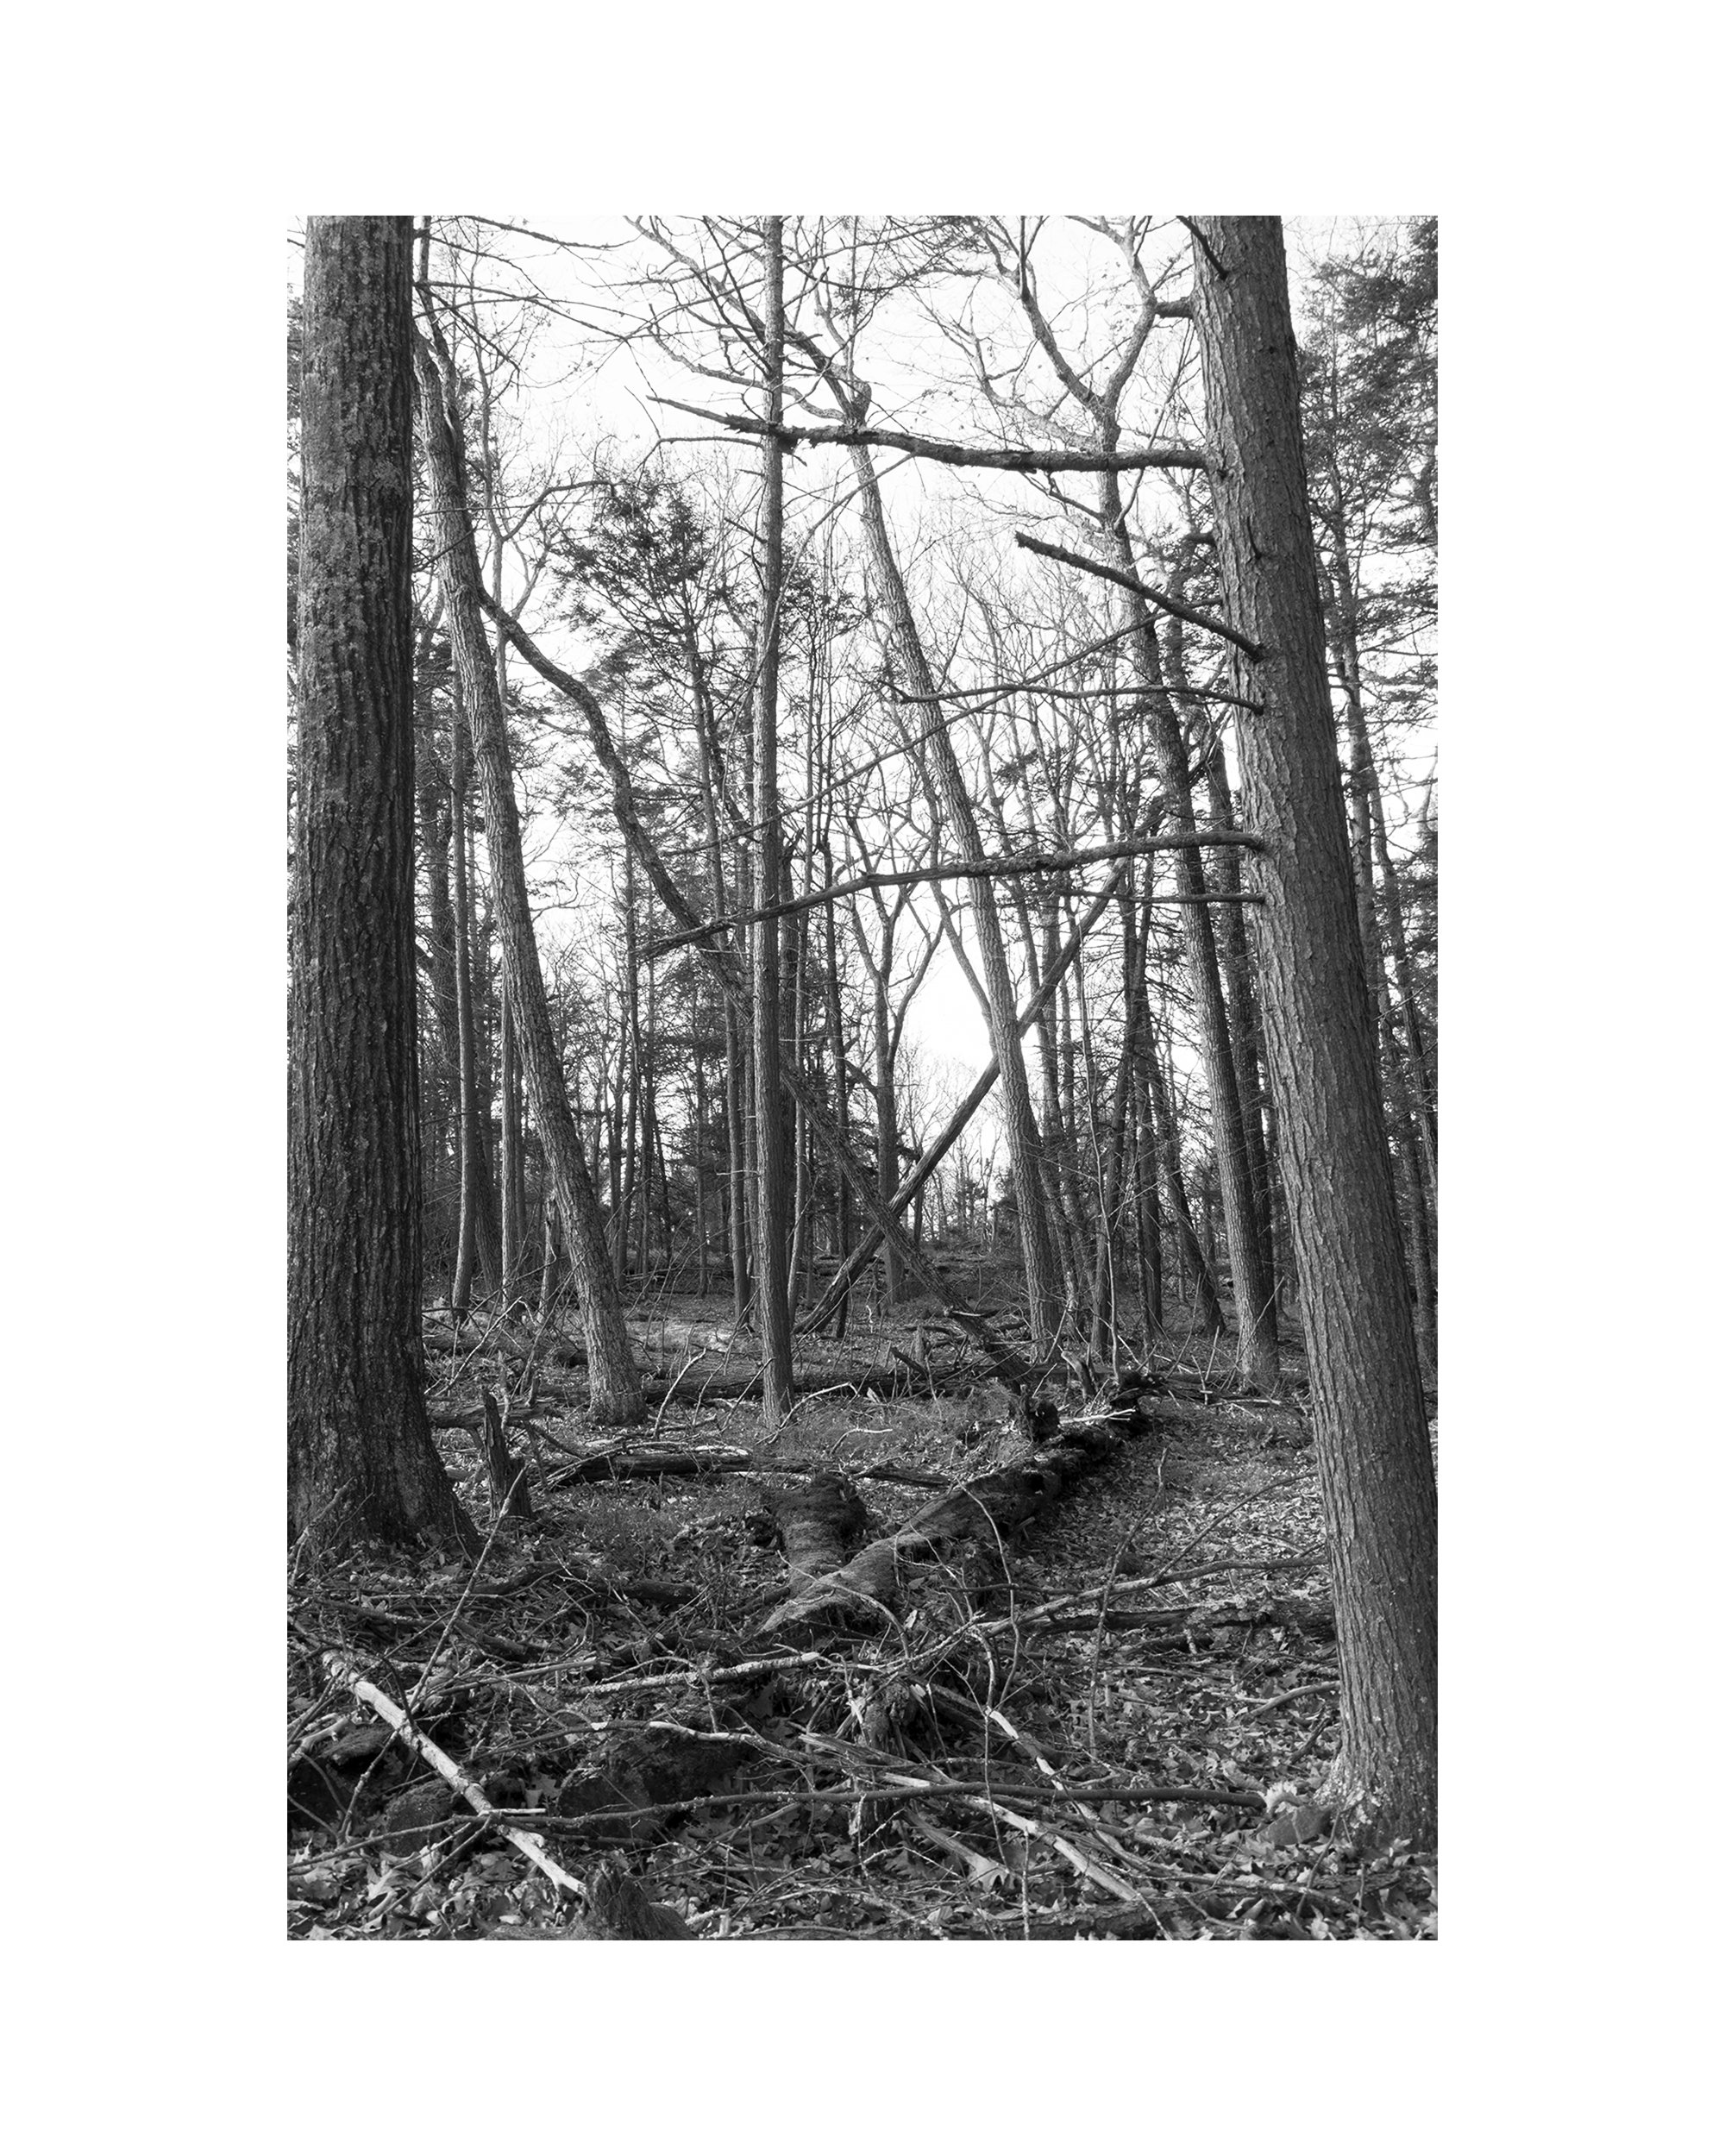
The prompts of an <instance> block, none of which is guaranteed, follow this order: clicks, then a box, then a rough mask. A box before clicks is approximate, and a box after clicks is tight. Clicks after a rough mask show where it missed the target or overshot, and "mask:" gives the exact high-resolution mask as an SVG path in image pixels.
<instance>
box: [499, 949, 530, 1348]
mask: <svg viewBox="0 0 1725 2156" xmlns="http://www.w3.org/2000/svg"><path fill="white" fill-rule="evenodd" d="M498 1032H499V1044H498V1077H499V1091H500V1093H501V1094H502V1096H503V1142H502V1153H501V1167H502V1173H501V1175H500V1176H499V1181H500V1182H501V1185H502V1198H503V1236H502V1251H501V1266H502V1273H503V1294H504V1301H505V1305H507V1304H510V1303H511V1302H513V1300H514V1299H515V1297H516V1295H517V1293H518V1292H519V1289H520V1286H521V1275H522V1267H523V1263H524V1254H523V1248H522V1245H523V1241H524V1236H525V1232H526V1220H527V1178H526V1172H525V1169H524V1165H523V1160H522V1153H523V1145H522V1129H521V1058H520V1056H519V1055H518V1054H517V1050H516V1042H515V1018H514V1014H513V1012H511V1010H510V1007H509V991H508V988H507V987H505V990H504V993H503V1011H502V1016H501V1023H500V1025H499V1029H498Z"/></svg>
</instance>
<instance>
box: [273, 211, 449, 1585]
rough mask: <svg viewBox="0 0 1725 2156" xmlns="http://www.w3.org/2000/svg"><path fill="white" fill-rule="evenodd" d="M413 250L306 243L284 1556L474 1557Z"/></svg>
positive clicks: (330, 222)
mask: <svg viewBox="0 0 1725 2156" xmlns="http://www.w3.org/2000/svg"><path fill="white" fill-rule="evenodd" d="M410 272H411V227H410V225H409V222H408V221H407V219H405V218H404V217H313V218H312V219H311V221H310V222H309V224H308V226H307V228H306V237H305V317H304V380H303V398H302V407H301V409H302V436H301V441H302V451H301V455H302V471H303V479H302V493H301V523H300V556H299V587H298V607H299V737H298V752H297V778H298V790H297V796H296V805H295V818H294V856H293V905H292V992H291V1000H290V1005H289V1018H288V1043H289V1095H288V1176H289V1189H290V1197H291V1203H290V1207H289V1213H288V1254H287V1282H288V1338H287V1401H288V1408H287V1438H288V1471H287V1495H288V1532H289V1533H290V1535H292V1537H294V1538H295V1539H298V1538H300V1537H302V1536H306V1535H310V1536H311V1537H312V1539H314V1541H315V1542H316V1543H317V1545H319V1546H322V1547H329V1548H340V1547H342V1546H343V1545H347V1544H348V1543H350V1542H351V1541H352V1540H353V1539H354V1538H356V1537H359V1536H362V1535H375V1536H380V1537H382V1538H384V1539H387V1540H392V1541H408V1540H411V1539H415V1538H417V1537H419V1536H422V1535H423V1536H430V1537H433V1538H435V1539H439V1540H442V1541H445V1542H448V1541H461V1542H465V1543H467V1544H468V1545H470V1546H475V1547H476V1546H477V1537H476V1536H475V1535H474V1530H473V1527H472V1525H471V1523H470V1522H469V1521H468V1520H467V1516H466V1514H464V1513H463V1512H462V1510H461V1506H460V1505H459V1503H458V1502H457V1501H456V1499H455V1492H454V1491H453V1489H451V1488H450V1485H449V1477H448V1476H447V1475H446V1474H445V1473H444V1471H443V1467H442V1462H441V1461H440V1460H439V1458H438V1457H437V1454H436V1449H435V1448H434V1446H433V1445H432V1442H431V1432H430V1426H429V1424H428V1423H427V1420H426V1416H425V1368H424V1350H423V1345H422V1344H421V1334H420V1301H421V1286H422V1282H421V1246H420V1233H421V1229H420V1209H419V1130H418V1112H419V1086H418V1070H417V1046H418V1035H417V1022H416V1014H415V981H414V943H413V619H412V599H411V537H412V459H411V453H412V426H413V402H412V400H413V378H412V359H411V345H412V335H413V328H412V316H411V294H410V284H409V279H410Z"/></svg>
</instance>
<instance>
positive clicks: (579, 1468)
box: [545, 1445, 755, 1489]
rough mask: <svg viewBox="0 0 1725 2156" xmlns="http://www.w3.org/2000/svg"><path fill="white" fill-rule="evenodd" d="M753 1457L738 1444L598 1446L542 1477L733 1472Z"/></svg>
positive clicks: (640, 1477) (625, 1478)
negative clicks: (585, 1457)
mask: <svg viewBox="0 0 1725 2156" xmlns="http://www.w3.org/2000/svg"><path fill="white" fill-rule="evenodd" d="M754 1464H755V1457H754V1455H753V1454H752V1453H751V1452H749V1451H745V1450H744V1448H743V1446H742V1445H634V1446H629V1447H625V1448H624V1449H623V1450H620V1451H618V1450H615V1449H613V1448H612V1446H610V1445H605V1446H602V1447H601V1448H600V1449H599V1451H597V1452H595V1453H594V1454H593V1457H591V1458H589V1459H585V1460H576V1461H574V1462H573V1463H571V1464H570V1465H569V1466H568V1467H560V1468H558V1469H556V1470H555V1471H554V1472H553V1473H551V1474H549V1475H548V1476H546V1477H545V1487H546V1489H563V1488H564V1487H565V1486H566V1485H567V1484H568V1483H570V1482H655V1481H657V1480H658V1479H659V1477H660V1476H676V1477H687V1476H693V1475H725V1474H735V1473H737V1471H739V1470H742V1469H745V1468H750V1467H753V1466H754Z"/></svg>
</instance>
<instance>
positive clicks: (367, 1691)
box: [323, 1654, 587, 1906]
mask: <svg viewBox="0 0 1725 2156" xmlns="http://www.w3.org/2000/svg"><path fill="white" fill-rule="evenodd" d="M323 1666H324V1667H325V1668H326V1669H327V1670H329V1674H330V1676H331V1677H339V1678H340V1679H341V1680H342V1683H345V1684H347V1685H348V1687H349V1689H351V1690H352V1692H353V1694H354V1698H355V1699H358V1700H361V1701H363V1702H364V1703H365V1704H366V1705H367V1707H369V1708H371V1710H372V1712H373V1714H379V1715H381V1717H382V1718H383V1720H385V1721H386V1722H387V1723H388V1724H389V1726H390V1727H391V1728H392V1730H393V1731H394V1732H395V1733H396V1735H397V1736H398V1737H399V1738H400V1739H401V1740H402V1742H403V1743H404V1744H405V1745H410V1746H411V1748H412V1749H413V1750H414V1751H415V1752H417V1753H418V1754H419V1757H420V1758H422V1759H423V1760H424V1762H425V1764H427V1766H429V1767H433V1768H435V1769H436V1771H437V1772H438V1773H439V1774H441V1775H442V1777H443V1779H444V1780H445V1781H446V1782H447V1783H449V1787H450V1788H451V1789H454V1790H455V1794H456V1795H457V1796H459V1797H461V1800H462V1801H463V1802H465V1803H467V1804H468V1805H470V1806H471V1807H472V1808H473V1809H474V1811H475V1812H477V1813H478V1814H479V1815H480V1818H481V1819H483V1820H485V1821H487V1823H488V1824H490V1825H491V1826H492V1827H495V1828H496V1829H497V1831H498V1833H500V1834H501V1835H502V1836H503V1838H504V1839H505V1841H508V1842H512V1843H513V1844H514V1846H515V1847H516V1848H517V1849H518V1850H519V1851H520V1852H521V1853H522V1855H523V1856H524V1857H525V1858H527V1860H528V1862H529V1863H530V1864H531V1865H534V1866H535V1867H536V1869H537V1870H539V1871H543V1873H544V1875H545V1877H547V1878H548V1879H549V1881H550V1882H551V1883H552V1885H553V1886H555V1887H556V1888H557V1889H558V1890H560V1892H561V1893H564V1894H569V1895H573V1896H574V1898H575V1900H576V1902H578V1903H579V1904H580V1905H582V1906H585V1905H586V1898H587V1890H586V1886H585V1885H584V1884H583V1883H582V1882H581V1881H580V1880H579V1879H578V1878H576V1877H574V1874H573V1873H572V1872H568V1871H564V1869H563V1867H562V1866H561V1865H560V1864H559V1863H558V1862H557V1860H556V1858H555V1857H554V1856H552V1854H551V1853H550V1852H549V1850H548V1849H547V1848H546V1846H545V1845H544V1843H543V1841H542V1840H541V1839H540V1838H539V1836H538V1835H537V1834H530V1833H527V1832H525V1830H524V1829H523V1828H521V1827H511V1825H510V1824H509V1822H508V1821H507V1820H506V1819H505V1818H503V1817H501V1816H499V1813H498V1810H497V1807H496V1806H495V1805H494V1804H493V1803H492V1802H491V1800H490V1798H489V1797H487V1796H486V1793H485V1791H484V1790H483V1789H480V1786H479V1784H478V1783H476V1782H471V1781H469V1780H468V1778H467V1776H466V1775H465V1774H463V1773H462V1771H461V1768H460V1767H458V1766H457V1765H456V1764H455V1761H454V1760H453V1759H452V1758H450V1757H449V1753H448V1752H445V1751H444V1750H443V1749H442V1746H441V1745H434V1744H433V1743H432V1741H431V1739H430V1738H429V1737H423V1736H421V1735H420V1733H419V1732H418V1731H417V1729H416V1728H415V1727H413V1724H412V1722H411V1720H409V1718H408V1716H407V1715H406V1714H404V1713H403V1711H402V1710H401V1708H398V1706H397V1705H396V1703H395V1702H394V1701H393V1700H392V1699H391V1698H390V1697H389V1696H388V1695H386V1693H383V1692H380V1690H379V1689H378V1688H377V1686H376V1685H375V1684H373V1683H372V1682H371V1680H370V1679H369V1678H368V1677H361V1675H360V1673H359V1671H358V1670H355V1669H354V1667H353V1665H352V1664H351V1663H348V1662H346V1661H344V1660H343V1659H342V1657H341V1656H340V1655H336V1654H326V1655H325V1656H324V1658H323Z"/></svg>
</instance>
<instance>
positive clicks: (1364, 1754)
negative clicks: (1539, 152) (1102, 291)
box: [1193, 217, 1437, 1846]
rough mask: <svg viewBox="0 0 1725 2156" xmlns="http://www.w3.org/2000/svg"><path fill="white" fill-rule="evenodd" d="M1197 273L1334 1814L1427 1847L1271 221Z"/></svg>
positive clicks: (1388, 1187) (1313, 627) (1405, 1402)
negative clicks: (1297, 1303) (1331, 1626)
mask: <svg viewBox="0 0 1725 2156" xmlns="http://www.w3.org/2000/svg"><path fill="white" fill-rule="evenodd" d="M1201 231H1202V237H1203V241H1204V244H1202V245H1201V246H1200V247H1199V248H1197V250H1196V252H1195V259H1194V279H1195V283H1194V294H1193V311H1194V317H1195V322H1196V323H1197V328H1198V343H1199V350H1200V354H1201V360H1202V366H1203V375H1204V392H1205V403H1206V408H1207V411H1208V428H1209V441H1210V459H1211V461H1210V473H1211V490H1212V494H1213V498H1214V508H1215V524H1216V534H1217V540H1218V545H1219V549H1220V560H1221V567H1222V580H1223V588H1224V592H1225V594H1226V602H1227V607H1228V612H1229V615H1230V617H1231V619H1232V620H1233V623H1234V624H1235V625H1236V627H1237V628H1239V630H1242V631H1243V632H1244V633H1245V634H1246V635H1248V636H1251V637H1252V638H1253V639H1254V640H1255V641H1256V642H1258V644H1260V645H1261V646H1262V647H1263V649H1264V658H1263V660H1262V661H1259V662H1258V663H1256V664H1255V665H1253V666H1252V667H1251V668H1250V669H1245V668H1242V669H1241V671H1242V674H1243V676H1244V680H1243V683H1242V686H1245V687H1246V689H1247V692H1248V693H1251V692H1252V691H1255V693H1256V694H1257V697H1258V699H1259V701H1260V702H1261V703H1262V705H1263V706H1264V710H1263V714H1262V716H1261V717H1260V718H1255V719H1253V720H1251V721H1250V722H1246V721H1244V720H1243V721H1242V724H1241V728H1240V736H1241V766H1242V773H1243V777H1244V781H1245V803H1244V806H1245V817H1246V819H1247V821H1248V823H1249V824H1250V825H1251V828H1252V829H1253V830H1256V831H1257V832H1258V834H1259V836H1260V837H1262V838H1263V840H1264V845H1265V850H1264V852H1263V853H1262V854H1260V855H1258V856H1254V858H1253V862H1252V865H1251V869H1250V870H1249V872H1248V873H1249V874H1250V876H1251V880H1252V881H1253V883H1254V885H1255V887H1256V888H1257V889H1258V891H1259V892H1260V893H1262V894H1263V895H1264V899H1266V900H1267V904H1266V905H1265V906H1264V908H1263V909H1262V911H1261V912H1260V913H1259V915H1258V953H1259V958H1260V978H1261V980H1262V981H1263V984H1264V1029H1265V1034H1266V1039H1267V1046H1268V1050H1269V1060H1270V1083H1271V1087H1272V1089H1273V1091H1274V1094H1275V1097H1276V1104H1277V1125H1278V1138H1279V1142H1280V1149H1281V1166H1282V1173H1283V1184H1284V1188H1285V1189H1286V1191H1287V1195H1288V1204H1289V1214H1290V1221H1291V1231H1292V1238H1293V1243H1294V1248H1295V1255H1296V1257H1297V1260H1298V1263H1299V1268H1300V1296H1301V1307H1302V1313H1303V1315H1304V1319H1305V1326H1306V1343H1307V1351H1308V1358H1309V1363H1310V1369H1311V1384H1312V1405H1313V1416H1314V1428H1315V1437H1316V1446H1317V1454H1318V1463H1319V1471H1320V1481H1321V1483H1322V1487H1323V1493H1324V1502H1325V1509H1326V1516H1327V1524H1328V1531H1329V1543H1330V1551H1331V1558H1332V1564H1333V1573H1334V1580H1335V1599H1336V1619H1337V1629H1338V1637H1339V1643H1340V1653H1339V1659H1340V1667H1341V1685H1342V1702H1341V1703H1342V1737H1341V1745H1340V1749H1339V1752H1338V1755H1337V1758H1336V1761H1335V1763H1334V1767H1333V1781H1332V1794H1333V1797H1334V1799H1335V1801H1336V1802H1337V1804H1338V1806H1339V1808H1340V1809H1341V1810H1342V1811H1343V1813H1344V1814H1346V1815H1349V1816H1351V1817H1354V1818H1358V1819H1364V1820H1369V1821H1371V1823H1372V1826H1373V1827H1374V1828H1375V1830H1376V1831H1377V1832H1378V1833H1383V1834H1397V1835H1402V1834H1405V1835H1408V1836H1411V1837H1412V1838H1413V1839H1415V1841H1416V1842H1417V1843H1420V1844H1422V1845H1425V1846H1431V1845H1432V1844H1433V1842H1434V1840H1435V1838H1436V1832H1437V1564H1436V1557H1437V1492H1436V1482H1435V1477H1434V1475H1433V1465H1432V1454H1431V1445H1430V1439H1429V1436H1428V1433H1427V1426H1426V1417H1425V1408H1424V1402H1423V1401H1422V1399H1421V1388H1420V1370H1419V1361H1418V1357H1417V1353H1416V1351H1415V1338H1414V1323H1413V1313H1412V1310H1411V1309H1410V1307H1409V1303H1408V1289H1407V1282H1406V1278H1405V1275H1404V1274H1403V1271H1402V1264H1401V1262H1400V1259H1401V1250H1400V1235H1399V1232H1398V1228H1397V1223H1396V1204H1395V1193H1394V1187H1393V1184H1392V1181H1391V1173H1390V1163H1389V1147H1388V1144H1387V1142H1386V1138H1385V1134H1384V1128H1383V1102H1382V1098H1381V1095H1380V1093H1379V1089H1378V1082H1377V1056H1376V1054H1375V1052H1374V1050H1375V1043H1374V1039H1373V1031H1374V1029H1373V1025H1372V1017H1371V1009H1370V1006H1369V1003H1368V1000H1367V997H1366V993H1365V981H1364V972H1363V969H1362V968H1361V965H1360V961H1359V939H1358V932H1357V929H1356V924H1355V911H1354V885H1353V877H1352V873H1351V870H1350V866H1349V860H1348V844H1347V828H1346V813H1345V810H1344V805H1343V799H1342V788H1341V777H1340V773H1339V769H1338V767H1337V762H1336V755H1335V736H1334V728H1333V722H1332V718H1331V711H1330V699H1329V692H1328V686H1327V678H1326V665H1325V649H1324V624H1323V617H1322V611H1321V607H1320V599H1319V592H1318V572H1317V561H1316V557H1315V553H1314V546H1313V541H1312V530H1311V519H1310V509H1309V505H1308V491H1307V484H1306V473H1305V464H1304V457H1303V453H1302V444H1301V433H1300V409H1299V392H1298V384H1297V377H1296V358H1295V343H1294V331H1293V325H1292V322H1291V319H1290V316H1289V300H1288V283H1287V266H1286V262H1285V260H1284V257H1283V245H1282V231H1281V225H1280V222H1279V220H1277V219H1276V218H1273V217H1212V218H1206V219H1204V220H1203V221H1202V225H1201Z"/></svg>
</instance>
